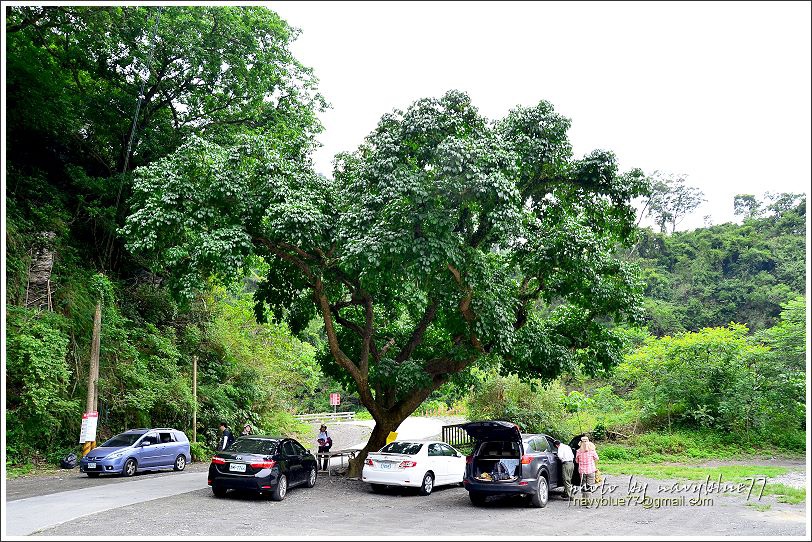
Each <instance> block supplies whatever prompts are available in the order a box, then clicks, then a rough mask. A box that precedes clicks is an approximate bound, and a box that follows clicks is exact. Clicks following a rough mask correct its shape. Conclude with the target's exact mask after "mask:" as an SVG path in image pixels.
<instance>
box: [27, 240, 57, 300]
mask: <svg viewBox="0 0 812 542" xmlns="http://www.w3.org/2000/svg"><path fill="white" fill-rule="evenodd" d="M55 237H56V233H54V232H52V231H46V232H41V233H40V238H41V242H40V243H39V246H37V247H35V248H33V249H32V253H31V265H30V266H29V268H28V287H27V288H26V291H25V306H26V307H28V308H32V309H40V310H53V305H52V303H51V294H52V285H51V271H53V268H54V257H55V255H56V251H55V250H54V248H53V240H54V238H55Z"/></svg>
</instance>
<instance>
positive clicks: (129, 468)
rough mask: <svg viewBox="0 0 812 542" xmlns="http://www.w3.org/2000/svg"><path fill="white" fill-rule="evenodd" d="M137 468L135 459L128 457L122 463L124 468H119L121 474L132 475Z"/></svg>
mask: <svg viewBox="0 0 812 542" xmlns="http://www.w3.org/2000/svg"><path fill="white" fill-rule="evenodd" d="M137 470H138V463H136V462H135V459H128V460H127V462H126V463H124V468H123V469H121V475H122V476H127V477H129V476H132V475H133V474H135V472H136V471H137Z"/></svg>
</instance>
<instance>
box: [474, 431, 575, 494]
mask: <svg viewBox="0 0 812 542" xmlns="http://www.w3.org/2000/svg"><path fill="white" fill-rule="evenodd" d="M462 427H463V429H465V431H466V432H467V433H468V434H469V435H470V436H471V438H473V439H474V440H475V444H474V449H473V452H472V453H471V455H470V456H468V458H467V460H466V465H465V476H464V478H463V485H464V486H465V489H467V490H468V496H469V497H470V498H471V502H472V503H473V504H475V505H480V504H483V503H484V502H485V499H486V498H487V497H489V496H491V495H511V494H513V495H515V494H519V495H527V496H528V497H529V500H530V504H531V506H534V507H537V508H543V507H544V506H547V501H548V499H549V494H550V489H554V488H557V487H562V486H563V485H564V484H563V480H562V479H561V476H562V469H561V461H559V459H558V456H557V455H556V450H555V446H554V445H553V442H554V440H555V439H553V438H552V437H551V436H549V435H544V434H523V433H521V432H520V431H519V426H517V425H516V424H514V423H510V422H505V421H480V422H471V423H467V424H464V425H463V426H462ZM578 439H580V435H579V436H578V437H575V438H574V439H573V442H576V443H577V441H578ZM577 480H578V476H577V472H576V473H575V474H574V475H573V483H577V482H576V481H577Z"/></svg>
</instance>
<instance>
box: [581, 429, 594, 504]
mask: <svg viewBox="0 0 812 542" xmlns="http://www.w3.org/2000/svg"><path fill="white" fill-rule="evenodd" d="M597 460H598V452H596V451H595V445H594V444H592V443H591V442H589V438H587V437H586V436H583V437H581V442H580V444H579V445H578V451H577V452H576V454H575V462H576V463H578V472H579V473H580V474H581V491H582V492H583V493H582V494H583V496H584V497H590V496H591V495H592V490H593V488H594V487H595V471H597V470H598V468H597V467H596V466H595V462H596V461H597Z"/></svg>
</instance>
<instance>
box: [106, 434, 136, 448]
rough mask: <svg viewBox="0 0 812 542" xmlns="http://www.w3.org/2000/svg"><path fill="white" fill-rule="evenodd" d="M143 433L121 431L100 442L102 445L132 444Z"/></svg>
mask: <svg viewBox="0 0 812 542" xmlns="http://www.w3.org/2000/svg"><path fill="white" fill-rule="evenodd" d="M143 434H144V433H121V434H120V435H116V436H114V437H113V438H111V439H110V440H108V441H107V442H105V443H104V444H102V447H105V446H110V447H116V446H132V445H133V444H135V441H136V440H138V439H140V438H141V436H142V435H143Z"/></svg>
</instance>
